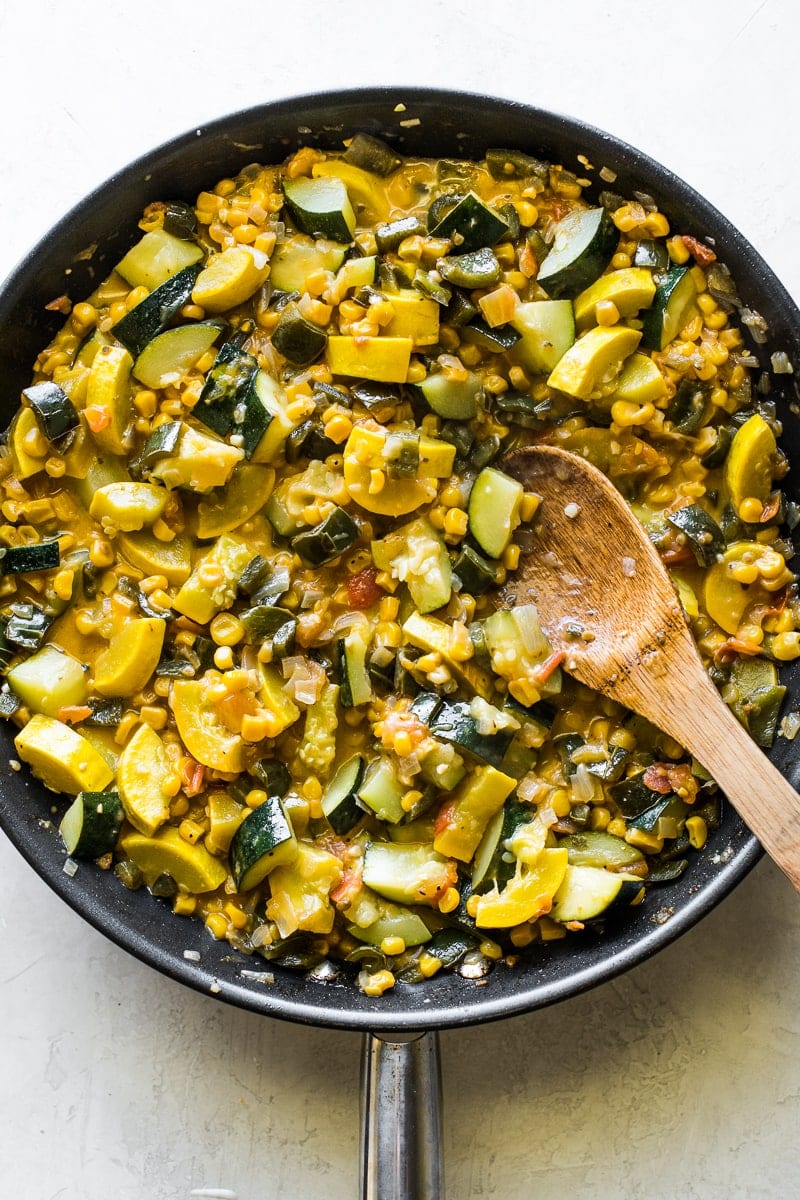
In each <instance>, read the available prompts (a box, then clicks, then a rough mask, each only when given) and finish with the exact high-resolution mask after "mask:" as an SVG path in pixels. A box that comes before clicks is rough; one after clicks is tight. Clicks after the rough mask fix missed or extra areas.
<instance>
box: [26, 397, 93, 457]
mask: <svg viewBox="0 0 800 1200" xmlns="http://www.w3.org/2000/svg"><path fill="white" fill-rule="evenodd" d="M22 394H23V396H24V397H25V399H26V400H27V401H28V404H29V405H30V406H31V409H32V411H33V415H34V416H35V417H36V422H37V424H38V426H39V428H40V429H41V431H42V433H43V434H44V436H45V437H46V438H47V440H48V442H50V443H51V445H53V446H55V447H57V448H58V449H60V450H65V449H66V448H67V446H68V445H69V442H70V441H71V440H72V436H73V434H74V433H75V431H76V430H77V428H78V425H79V420H78V414H77V412H76V410H75V405H74V404H73V403H72V401H71V400H70V398H69V396H68V395H67V394H66V392H65V391H64V389H63V388H61V387H59V386H58V384H57V383H51V382H50V381H49V380H45V381H43V382H42V383H35V384H33V386H32V387H28V388H23V390H22Z"/></svg>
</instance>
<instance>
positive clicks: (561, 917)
mask: <svg viewBox="0 0 800 1200" xmlns="http://www.w3.org/2000/svg"><path fill="white" fill-rule="evenodd" d="M642 886H643V885H642V880H641V879H640V877H639V876H638V875H626V874H624V873H623V872H622V871H606V870H605V869H604V868H603V867H590V866H574V865H572V864H571V863H569V864H568V865H567V870H566V874H565V875H564V881H563V883H562V884H561V886H560V888H559V889H558V891H557V892H556V894H555V897H554V899H553V907H552V909H551V910H550V916H551V917H552V918H553V920H555V921H561V922H562V923H566V922H568V921H580V922H583V921H592V920H594V919H595V918H596V917H599V916H601V914H602V913H604V912H606V911H607V910H608V909H609V908H611V906H612V905H616V904H633V903H634V901H635V900H636V899H637V897H638V896H639V895H640V894H641V892H642Z"/></svg>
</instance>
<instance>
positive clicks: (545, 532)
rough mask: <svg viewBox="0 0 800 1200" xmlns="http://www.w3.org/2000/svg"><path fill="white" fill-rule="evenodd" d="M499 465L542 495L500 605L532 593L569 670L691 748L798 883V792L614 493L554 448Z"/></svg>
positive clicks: (528, 451) (529, 451)
mask: <svg viewBox="0 0 800 1200" xmlns="http://www.w3.org/2000/svg"><path fill="white" fill-rule="evenodd" d="M503 469H504V470H505V471H506V472H507V473H508V474H509V475H512V476H513V477H514V478H516V479H518V480H519V481H520V483H522V484H523V486H524V487H525V490H526V491H531V492H536V493H537V494H538V495H539V496H541V505H540V508H539V511H538V513H537V516H536V519H535V521H534V523H533V525H532V527H531V528H530V530H529V531H528V533H527V535H526V536H525V544H524V545H523V555H522V558H521V560H520V568H519V571H518V572H517V573H516V578H515V579H514V580H513V581H510V582H509V584H508V586H507V587H506V588H505V589H504V592H503V600H504V602H505V603H507V604H509V605H513V604H514V603H517V604H525V603H530V602H531V601H532V602H533V603H534V604H535V605H536V607H537V609H538V611H539V617H540V621H541V625H542V628H543V629H544V631H545V632H546V634H547V636H548V637H549V639H550V641H551V643H552V645H553V648H554V650H556V651H563V652H564V654H565V658H564V661H563V666H564V669H565V670H566V671H568V672H569V674H570V675H572V676H574V677H575V679H577V680H579V681H580V682H581V683H584V684H586V685H587V686H588V687H590V688H593V689H594V690H595V691H597V692H601V693H602V694H603V695H604V696H610V697H611V698H612V699H613V700H617V701H619V703H620V704H623V705H625V707H626V708H629V709H631V710H632V711H633V712H636V713H639V715H640V716H643V717H646V718H647V720H649V721H651V722H652V723H653V724H654V725H657V726H658V728H659V729H662V730H663V731H664V732H665V733H667V734H669V736H670V737H672V738H674V739H675V740H676V741H677V742H680V744H681V745H682V746H684V747H685V748H686V749H687V750H688V751H690V753H691V754H693V755H694V756H695V758H697V759H698V761H699V762H701V763H702V764H703V766H704V767H705V768H706V770H707V771H709V772H710V774H711V775H712V776H713V778H714V779H715V780H716V782H717V783H718V784H719V786H720V787H721V788H722V790H723V791H724V792H725V794H726V795H727V797H728V799H729V800H730V802H731V804H733V806H734V807H735V808H736V810H737V812H738V813H739V815H740V816H741V817H742V818H743V820H744V821H745V822H746V824H747V825H748V826H749V828H750V829H751V830H752V832H753V833H754V834H755V835H756V837H757V838H758V840H759V841H760V842H761V844H762V845H763V847H764V849H765V850H766V851H767V853H768V854H769V855H770V856H771V858H772V859H773V860H774V861H775V862H776V863H777V864H778V866H779V867H780V868H781V870H782V871H783V872H784V873H785V874H786V875H787V876H788V878H789V879H790V880H791V882H792V883H793V884H794V886H795V888H797V889H798V890H800V796H798V794H797V792H795V790H794V788H793V787H791V785H790V784H789V783H787V781H786V780H785V779H784V778H783V776H782V775H781V774H780V773H779V771H777V770H776V768H775V767H773V765H772V763H771V762H770V761H769V760H768V759H767V758H766V757H765V755H764V754H762V752H761V751H760V750H759V748H758V747H757V746H756V744H755V742H753V740H752V739H751V738H750V735H749V734H748V733H747V732H746V730H745V729H744V728H743V726H742V725H740V723H739V722H738V721H737V719H736V717H735V716H734V715H733V713H732V712H731V711H730V709H729V708H728V706H727V705H726V704H725V702H724V701H723V699H722V697H721V696H720V694H719V692H718V691H717V689H716V688H715V687H714V684H713V683H712V682H711V680H710V679H709V677H708V675H707V674H706V670H705V668H704V666H703V663H702V661H701V659H700V655H699V653H698V650H697V647H696V645H695V642H694V639H693V638H692V635H691V633H690V631H689V628H688V626H687V624H686V621H685V618H684V616H683V612H682V610H681V607H680V604H679V603H678V599H677V596H676V594H675V589H674V588H673V586H672V583H671V582H670V579H669V576H668V575H667V572H666V570H665V569H664V567H663V565H662V563H661V559H660V558H659V556H658V553H657V551H656V549H655V547H654V546H653V544H652V542H651V541H650V539H649V538H648V537H647V535H646V533H645V532H644V530H643V529H642V527H641V525H640V524H639V522H638V521H637V520H636V518H635V517H634V515H633V513H632V512H631V511H630V509H629V508H628V506H627V504H626V503H625V501H624V500H623V498H622V496H621V495H620V494H619V492H617V491H616V489H615V488H614V486H613V485H612V484H611V483H610V482H609V480H608V479H607V478H606V477H605V475H603V474H602V472H600V471H598V470H597V468H596V467H593V466H592V465H591V464H590V463H587V462H586V461H585V460H584V459H582V458H578V457H577V456H576V455H574V454H569V453H568V452H567V451H565V450H561V449H559V448H557V447H554V446H529V447H525V448H524V449H521V450H517V451H514V452H512V453H511V454H509V455H508V456H507V457H506V459H505V460H504V462H503ZM576 627H577V628H579V629H582V630H583V635H582V636H581V634H580V633H578V634H577V635H576Z"/></svg>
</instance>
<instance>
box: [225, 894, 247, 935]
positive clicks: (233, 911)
mask: <svg viewBox="0 0 800 1200" xmlns="http://www.w3.org/2000/svg"><path fill="white" fill-rule="evenodd" d="M224 911H225V912H226V913H227V914H228V920H229V921H230V923H231V925H232V926H233V927H234V929H244V928H245V926H246V925H247V920H248V918H247V913H246V912H245V911H244V910H243V909H242V908H240V907H239V905H238V904H234V903H233V901H232V900H229V901H228V903H227V904H226V905H225V908H224Z"/></svg>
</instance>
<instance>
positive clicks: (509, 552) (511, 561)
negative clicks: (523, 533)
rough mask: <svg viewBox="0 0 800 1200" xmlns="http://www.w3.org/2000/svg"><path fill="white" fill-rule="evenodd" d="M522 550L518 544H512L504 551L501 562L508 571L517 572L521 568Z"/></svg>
mask: <svg viewBox="0 0 800 1200" xmlns="http://www.w3.org/2000/svg"><path fill="white" fill-rule="evenodd" d="M519 556H520V548H519V546H518V545H516V543H514V542H512V543H511V544H510V545H509V546H506V548H505V550H504V551H503V557H502V559H501V562H502V564H503V566H504V567H505V568H506V570H507V571H516V569H517V567H518V566H519Z"/></svg>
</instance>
